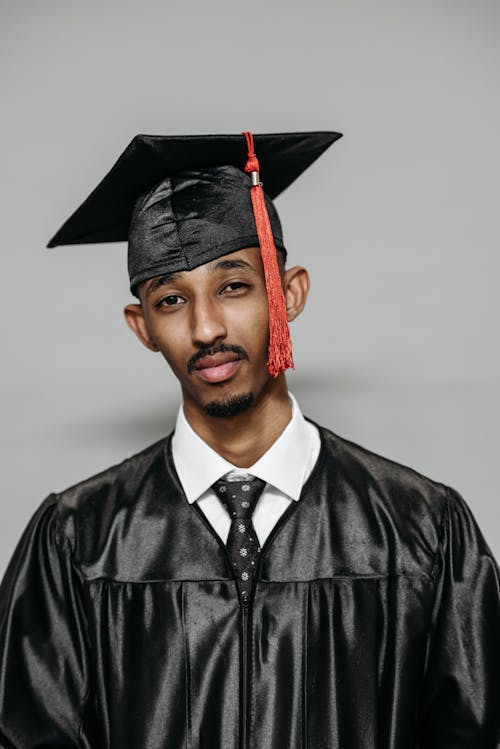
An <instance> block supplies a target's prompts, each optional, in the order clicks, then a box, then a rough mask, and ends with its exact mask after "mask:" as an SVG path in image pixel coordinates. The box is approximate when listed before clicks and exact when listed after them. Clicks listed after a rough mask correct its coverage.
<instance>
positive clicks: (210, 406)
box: [203, 393, 253, 418]
mask: <svg viewBox="0 0 500 749" xmlns="http://www.w3.org/2000/svg"><path fill="white" fill-rule="evenodd" d="M252 403H253V395H252V393H242V394H240V395H231V396H230V397H229V398H226V399H225V400H214V401H210V403H207V404H205V405H204V406H203V410H204V411H205V413H207V414H208V415H209V416H216V417H219V418H227V417H228V416H235V415H236V414H239V413H242V412H243V411H246V410H247V409H248V408H250V406H251V405H252Z"/></svg>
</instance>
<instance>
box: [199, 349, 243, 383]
mask: <svg viewBox="0 0 500 749" xmlns="http://www.w3.org/2000/svg"><path fill="white" fill-rule="evenodd" d="M240 365H241V359H240V358H239V356H238V357H236V359H234V358H233V359H230V360H229V361H227V360H226V361H224V362H222V363H221V364H217V365H215V364H214V365H213V366H211V367H201V368H200V369H196V370H195V372H196V374H197V376H198V377H199V378H200V380H203V381H204V382H208V383H211V384H212V385H215V384H218V383H221V382H226V380H230V379H231V377H233V375H235V374H236V372H237V371H238V369H239V368H240Z"/></svg>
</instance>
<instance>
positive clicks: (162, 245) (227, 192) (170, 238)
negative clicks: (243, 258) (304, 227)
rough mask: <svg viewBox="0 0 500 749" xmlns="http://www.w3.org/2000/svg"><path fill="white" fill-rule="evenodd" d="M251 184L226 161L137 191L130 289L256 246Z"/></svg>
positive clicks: (275, 226) (274, 216)
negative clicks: (138, 192)
mask: <svg viewBox="0 0 500 749" xmlns="http://www.w3.org/2000/svg"><path fill="white" fill-rule="evenodd" d="M251 184H252V183H251V180H250V177H249V176H248V174H245V173H244V172H242V171H241V169H238V168H237V167H236V166H231V165H227V166H219V167H214V168H212V169H204V170H199V169H198V170H190V171H182V172H177V173H176V174H175V175H174V176H170V177H167V178H166V179H163V180H162V181H161V182H160V183H159V184H157V185H155V186H154V187H153V189H152V190H150V191H148V192H147V193H145V194H144V195H141V197H140V198H139V199H138V200H137V201H136V203H135V207H134V211H133V213H132V219H131V222H130V229H129V234H128V271H129V277H130V288H131V290H132V292H133V293H134V294H136V293H137V291H136V290H137V287H138V285H139V284H140V283H141V281H145V280H146V279H147V278H152V277H153V276H159V275H162V274H164V273H179V272H181V271H187V270H192V269H193V268H197V267H198V266H199V265H203V264H204V263H208V262H211V261H212V260H216V259H217V258H219V257H221V256H222V255H227V254H228V253H230V252H235V251H236V250H242V249H244V248H245V247H258V246H259V238H258V236H257V229H256V227H255V218H254V213H253V208H252V201H251V198H250V187H251ZM265 200H266V208H267V213H268V216H269V221H270V224H271V231H272V234H273V237H274V243H275V246H276V248H277V249H279V250H282V252H283V254H284V255H285V257H286V250H285V245H284V244H283V232H282V229H281V224H280V220H279V217H278V213H277V211H276V208H275V207H274V204H273V203H272V201H271V199H270V198H269V197H268V196H267V195H266V196H265Z"/></svg>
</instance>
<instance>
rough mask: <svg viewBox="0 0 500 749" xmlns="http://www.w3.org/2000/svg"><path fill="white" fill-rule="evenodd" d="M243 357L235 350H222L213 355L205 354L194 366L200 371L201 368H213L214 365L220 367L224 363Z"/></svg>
mask: <svg viewBox="0 0 500 749" xmlns="http://www.w3.org/2000/svg"><path fill="white" fill-rule="evenodd" d="M238 359H241V357H240V355H239V354H237V353H235V352H234V351H221V352H220V353H218V354H212V355H211V356H204V357H203V358H202V359H198V361H197V362H196V364H195V366H194V368H195V370H197V371H199V370H200V369H212V368H213V367H220V366H222V365H223V364H228V363H229V362H234V361H237V360H238Z"/></svg>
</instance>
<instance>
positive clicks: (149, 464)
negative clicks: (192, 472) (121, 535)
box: [54, 437, 168, 516]
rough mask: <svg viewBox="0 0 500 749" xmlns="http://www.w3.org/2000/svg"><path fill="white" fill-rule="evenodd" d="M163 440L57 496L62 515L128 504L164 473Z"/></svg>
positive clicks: (164, 443)
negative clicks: (149, 481) (147, 483)
mask: <svg viewBox="0 0 500 749" xmlns="http://www.w3.org/2000/svg"><path fill="white" fill-rule="evenodd" d="M167 443H168V438H166V437H164V438H162V439H161V440H158V441H157V442H154V443H153V444H152V445H148V446H147V447H145V448H144V449H142V450H140V451H139V452H137V453H135V454H133V455H130V456H128V457H127V458H125V459H124V460H122V461H120V462H119V463H116V464H114V465H111V466H109V468H106V469H105V470H103V471H99V473H96V474H95V475H93V476H90V477H88V478H86V479H84V480H82V481H79V482H78V483H76V484H73V485H72V486H69V487H68V488H66V489H64V490H63V491H61V492H58V493H56V494H55V495H54V496H55V497H56V499H57V503H58V505H59V513H60V514H61V515H62V516H64V515H67V514H74V513H80V514H82V513H83V514H85V513H87V512H89V511H91V510H92V508H93V507H95V506H96V505H103V504H109V502H110V501H112V502H113V503H114V504H118V505H122V504H124V503H125V504H126V503H129V502H130V501H132V500H133V498H134V497H135V496H136V495H137V493H138V492H140V490H141V487H143V485H144V482H145V481H147V480H148V479H149V480H151V478H152V477H154V475H155V474H157V473H159V472H161V471H162V470H164V466H165V449H166V445H167Z"/></svg>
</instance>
